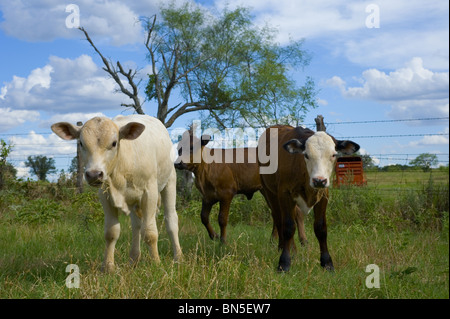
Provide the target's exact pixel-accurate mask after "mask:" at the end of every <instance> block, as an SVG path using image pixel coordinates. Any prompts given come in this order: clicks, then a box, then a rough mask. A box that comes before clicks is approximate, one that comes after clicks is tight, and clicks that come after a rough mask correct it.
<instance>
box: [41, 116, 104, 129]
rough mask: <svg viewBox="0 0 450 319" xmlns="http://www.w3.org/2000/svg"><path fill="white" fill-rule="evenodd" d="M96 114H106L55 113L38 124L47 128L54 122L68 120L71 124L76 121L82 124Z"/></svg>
mask: <svg viewBox="0 0 450 319" xmlns="http://www.w3.org/2000/svg"><path fill="white" fill-rule="evenodd" d="M96 116H106V115H105V114H103V113H101V112H97V113H66V114H56V115H53V116H52V117H51V118H49V119H48V120H45V121H42V122H41V123H40V124H39V126H40V127H45V128H49V127H50V126H51V125H52V124H54V123H56V122H69V123H72V124H76V123H77V122H82V123H83V124H84V123H86V122H87V121H88V120H90V119H91V118H93V117H96Z"/></svg>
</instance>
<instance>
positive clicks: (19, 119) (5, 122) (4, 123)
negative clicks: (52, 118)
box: [0, 108, 39, 132]
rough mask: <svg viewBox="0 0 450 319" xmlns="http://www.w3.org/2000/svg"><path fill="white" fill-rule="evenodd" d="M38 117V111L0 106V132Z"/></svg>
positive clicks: (35, 119)
mask: <svg viewBox="0 0 450 319" xmlns="http://www.w3.org/2000/svg"><path fill="white" fill-rule="evenodd" d="M38 119H39V112H37V111H26V110H11V108H0V132H6V131H7V130H9V129H11V128H13V127H16V126H18V125H21V124H23V123H25V122H27V121H30V122H34V121H37V120H38Z"/></svg>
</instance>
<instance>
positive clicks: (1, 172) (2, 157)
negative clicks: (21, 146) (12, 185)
mask: <svg viewBox="0 0 450 319" xmlns="http://www.w3.org/2000/svg"><path fill="white" fill-rule="evenodd" d="M11 151H12V145H11V144H9V145H8V143H6V142H5V141H4V140H3V139H0V189H2V188H3V186H4V184H5V177H6V176H7V175H12V177H14V178H15V176H16V173H17V170H16V169H15V168H14V166H12V165H11V164H10V163H8V162H7V161H6V158H7V157H8V156H9V154H10V153H11Z"/></svg>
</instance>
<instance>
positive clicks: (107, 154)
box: [52, 115, 182, 272]
mask: <svg viewBox="0 0 450 319" xmlns="http://www.w3.org/2000/svg"><path fill="white" fill-rule="evenodd" d="M52 130H53V132H55V133H56V134H57V135H58V136H59V137H61V138H63V139H65V140H72V139H79V143H80V146H81V160H82V162H83V164H84V166H85V179H86V181H87V182H88V183H89V184H90V185H92V186H98V187H101V188H100V189H99V192H98V195H99V198H100V201H101V203H102V205H103V210H104V213H105V240H106V252H105V260H104V264H103V267H104V270H105V271H107V272H108V271H112V270H114V249H115V245H116V242H117V239H118V238H119V234H120V224H119V220H118V215H119V212H123V213H125V214H126V215H129V214H130V213H131V214H130V217H131V224H132V233H133V235H132V236H133V238H132V245H131V252H130V258H131V261H132V262H133V263H136V262H137V261H138V260H139V257H140V239H141V236H142V237H143V239H144V241H145V242H146V243H147V244H148V246H149V247H150V255H151V257H152V258H153V259H154V260H155V261H157V262H159V255H158V247H157V241H158V229H157V227H156V211H157V202H158V196H159V194H161V197H162V203H163V205H164V219H165V223H166V228H167V232H168V234H169V237H170V240H171V243H172V247H173V253H174V259H175V260H178V259H179V258H181V256H182V253H181V248H180V244H179V241H178V216H177V213H176V210H175V199H176V198H175V197H176V174H175V168H174V165H173V161H172V159H171V156H170V154H171V150H172V143H171V140H170V138H169V134H168V132H167V129H166V128H165V127H164V125H163V124H162V123H161V122H160V121H159V120H158V119H156V118H153V117H150V116H147V115H130V116H117V117H115V118H114V119H112V120H110V119H108V118H104V117H95V118H93V119H91V120H89V121H87V122H86V123H85V124H84V126H83V127H81V128H80V127H77V126H74V125H72V124H70V123H66V122H60V123H56V124H53V125H52Z"/></svg>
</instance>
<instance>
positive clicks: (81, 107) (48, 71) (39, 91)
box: [0, 55, 129, 113]
mask: <svg viewBox="0 0 450 319" xmlns="http://www.w3.org/2000/svg"><path fill="white" fill-rule="evenodd" d="M116 91H117V85H116V83H115V82H114V80H113V79H111V78H108V77H107V74H106V73H105V71H104V70H102V69H101V68H100V67H98V66H97V65H96V64H95V63H94V62H93V60H92V58H91V57H90V56H87V55H81V56H80V57H78V58H76V59H63V58H60V57H56V56H51V57H50V58H49V63H48V64H47V65H45V66H44V67H42V68H36V69H34V70H33V71H31V72H30V74H29V75H28V76H27V77H26V78H23V77H19V76H13V79H12V81H11V82H8V83H6V84H5V86H4V87H3V88H2V92H5V94H4V95H2V97H3V98H2V99H0V107H1V108H5V109H8V108H10V109H14V110H17V109H22V110H28V111H34V110H38V111H47V112H49V113H53V112H58V113H66V112H67V113H73V112H90V113H92V112H96V111H97V112H99V111H102V110H112V109H120V108H123V107H121V103H129V99H128V97H126V96H125V95H123V94H122V93H119V92H116Z"/></svg>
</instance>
